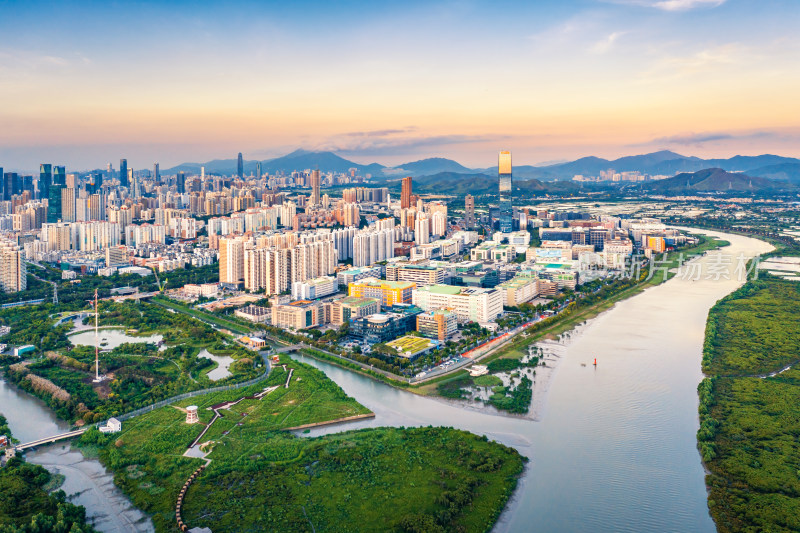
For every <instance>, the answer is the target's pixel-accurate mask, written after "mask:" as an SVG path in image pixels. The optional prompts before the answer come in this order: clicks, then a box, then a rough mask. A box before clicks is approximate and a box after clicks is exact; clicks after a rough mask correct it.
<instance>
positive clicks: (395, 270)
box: [386, 263, 445, 286]
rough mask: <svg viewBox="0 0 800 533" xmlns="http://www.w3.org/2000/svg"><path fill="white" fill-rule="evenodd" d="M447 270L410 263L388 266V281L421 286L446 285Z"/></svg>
mask: <svg viewBox="0 0 800 533" xmlns="http://www.w3.org/2000/svg"><path fill="white" fill-rule="evenodd" d="M444 278H445V270H444V269H443V268H439V267H435V266H429V265H414V264H410V263H394V264H388V265H386V280H387V281H413V282H414V283H416V284H417V286H420V285H436V284H441V283H444Z"/></svg>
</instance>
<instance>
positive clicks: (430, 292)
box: [412, 285, 503, 323]
mask: <svg viewBox="0 0 800 533" xmlns="http://www.w3.org/2000/svg"><path fill="white" fill-rule="evenodd" d="M412 301H413V303H414V305H418V306H419V307H421V308H422V309H424V310H425V311H432V310H435V309H442V308H447V309H450V310H452V311H453V312H454V313H455V314H456V315H457V316H458V321H459V322H478V323H485V322H491V321H493V320H494V319H495V318H497V317H498V316H500V315H501V314H502V312H503V295H502V294H501V292H500V291H498V290H497V289H484V288H479V287H456V286H453V285H430V286H427V287H419V288H417V289H416V290H414V292H413V297H412Z"/></svg>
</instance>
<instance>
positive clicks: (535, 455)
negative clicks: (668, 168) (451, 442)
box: [303, 232, 771, 533]
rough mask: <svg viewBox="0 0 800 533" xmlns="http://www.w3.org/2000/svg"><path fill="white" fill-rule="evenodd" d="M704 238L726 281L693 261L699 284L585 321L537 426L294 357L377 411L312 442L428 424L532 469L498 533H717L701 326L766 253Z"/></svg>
mask: <svg viewBox="0 0 800 533" xmlns="http://www.w3.org/2000/svg"><path fill="white" fill-rule="evenodd" d="M703 233H708V234H711V235H715V236H719V237H721V238H724V239H726V240H728V241H730V242H731V246H729V247H726V248H724V249H723V250H722V254H723V257H729V258H731V263H732V264H731V265H730V278H731V279H727V280H726V279H724V277H723V276H720V279H718V280H717V279H714V278H715V277H716V275H715V274H713V275H712V278H711V279H705V278H706V276H707V275H708V273H710V272H713V270H714V265H716V264H718V263H720V261H719V260H718V259H717V254H716V253H711V254H709V255H707V256H706V257H703V258H701V259H698V260H696V262H697V263H699V264H700V268H701V269H702V270H701V273H702V274H701V279H700V280H697V281H691V279H684V277H683V276H681V277H675V278H673V279H671V280H670V281H668V282H667V283H664V284H662V285H659V286H657V287H653V288H650V289H647V290H646V291H644V292H643V293H641V294H639V295H637V296H635V297H633V298H630V299H628V300H625V301H622V302H620V303H618V304H617V305H616V306H614V307H613V308H612V309H610V310H608V311H606V312H605V313H603V314H601V315H600V316H598V317H597V318H595V319H593V320H591V321H589V323H588V324H587V325H586V326H585V327H583V328H581V329H580V332H579V333H577V334H576V335H574V336H573V337H572V338H571V339H570V340H569V342H567V343H566V345H565V346H564V348H563V350H560V351H559V352H560V353H559V355H560V356H561V357H560V361H559V362H558V366H557V367H556V369H555V372H554V373H553V376H552V378H551V379H552V381H551V382H550V383H549V391H548V393H547V398H546V403H545V406H544V409H543V410H542V411H541V412H540V413H539V414H538V420H537V421H532V420H530V419H525V418H512V417H504V416H496V415H493V414H491V412H489V410H485V411H484V412H480V411H473V410H465V409H463V408H459V407H457V406H455V405H453V404H448V403H446V402H444V401H439V400H434V399H430V398H423V397H419V396H415V395H413V394H410V393H407V392H404V391H400V390H397V389H393V388H391V387H388V386H386V385H384V384H382V383H378V382H375V381H373V380H371V379H368V378H365V377H363V376H360V375H357V374H353V373H351V372H348V371H346V370H342V369H340V368H338V367H335V366H332V365H330V364H327V363H324V362H319V361H315V360H312V359H309V358H303V360H304V361H306V362H309V363H310V364H313V365H315V366H317V367H318V368H322V369H323V370H324V371H325V372H326V373H327V374H328V375H329V376H330V377H331V378H332V379H333V380H334V381H336V382H337V383H338V384H339V385H340V386H342V388H343V389H344V390H345V392H347V394H349V395H350V396H353V397H354V398H356V399H357V400H358V401H359V402H361V403H362V404H364V405H365V406H367V407H369V408H370V409H372V410H373V411H374V412H375V413H376V417H375V418H374V419H372V420H369V421H365V422H359V423H354V424H349V425H347V426H344V427H343V426H339V427H329V428H323V429H321V430H317V431H315V432H312V433H311V435H319V434H323V433H331V432H335V431H342V430H343V429H351V428H354V427H371V426H386V425H393V426H418V425H429V424H432V425H447V426H454V427H458V428H461V429H466V430H468V431H472V432H474V433H479V434H484V435H487V436H489V437H490V438H492V439H494V440H497V441H499V442H502V443H504V444H507V445H510V446H514V447H516V448H517V449H518V450H519V451H520V452H521V453H522V454H524V455H526V456H528V457H529V458H530V459H531V461H530V463H529V465H528V467H527V469H526V472H525V475H524V477H523V479H522V480H521V482H520V485H519V488H518V489H517V491H516V492H515V494H514V497H513V499H512V501H511V502H510V504H509V506H508V507H507V509H506V511H505V512H504V513H503V515H502V517H501V519H500V521H499V523H498V524H497V527H496V528H495V530H496V531H499V532H518V531H547V532H551V531H555V532H561V531H564V532H567V531H593V532H605V531H609V532H610V531H615V532H617V531H620V532H628V531H629V532H640V531H682V532H683V531H692V532H700V533H702V532H713V531H715V527H714V523H713V521H712V520H711V517H710V516H709V513H708V507H707V503H706V488H705V481H704V470H703V466H702V463H701V461H700V456H699V453H698V451H697V444H696V440H695V433H696V431H697V428H698V418H697V405H698V400H697V384H698V383H699V382H700V380H701V379H702V377H703V376H702V373H701V369H700V362H701V358H702V346H703V338H704V333H705V323H706V318H707V315H708V310H709V309H710V308H711V307H712V306H713V305H714V303H715V302H716V301H717V300H719V299H720V298H722V297H723V296H725V295H726V294H729V293H730V292H732V291H733V290H735V289H736V288H738V287H739V286H740V285H741V283H742V282H741V281H739V280H738V279H737V276H736V274H735V273H734V270H735V268H736V264H737V259H736V258H737V257H738V256H739V254H745V256H752V255H754V254H760V253H765V252H767V251H769V250H770V249H771V246H770V245H769V244H766V243H764V242H762V241H758V240H755V239H751V238H747V237H742V236H737V235H727V234H725V235H723V234H719V233H716V232H703ZM726 261H727V260H725V259H724V260H723V261H722V262H726ZM594 358H597V367H596V368H595V367H593V366H592V364H591V363H592V361H593V359H594ZM583 364H585V365H586V366H582V365H583Z"/></svg>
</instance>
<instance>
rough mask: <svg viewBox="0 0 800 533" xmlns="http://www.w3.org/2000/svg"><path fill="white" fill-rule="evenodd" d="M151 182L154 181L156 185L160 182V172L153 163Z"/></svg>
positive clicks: (157, 166) (156, 164)
mask: <svg viewBox="0 0 800 533" xmlns="http://www.w3.org/2000/svg"><path fill="white" fill-rule="evenodd" d="M153 180H155V182H156V183H160V182H161V170H160V168H159V165H158V163H153Z"/></svg>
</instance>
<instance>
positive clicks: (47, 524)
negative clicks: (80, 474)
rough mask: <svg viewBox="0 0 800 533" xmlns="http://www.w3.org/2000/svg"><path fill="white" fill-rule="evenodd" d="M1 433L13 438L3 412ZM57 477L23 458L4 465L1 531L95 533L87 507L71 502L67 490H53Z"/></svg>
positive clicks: (0, 477)
mask: <svg viewBox="0 0 800 533" xmlns="http://www.w3.org/2000/svg"><path fill="white" fill-rule="evenodd" d="M0 435H5V436H6V437H8V438H9V439H11V438H12V435H11V430H10V429H9V427H8V421H7V420H6V418H5V417H4V416H3V415H1V414H0ZM56 481H58V480H57V479H56V476H54V475H53V474H51V473H50V472H48V471H47V470H46V469H44V468H42V467H41V466H39V465H33V464H30V463H26V462H25V460H24V459H22V458H21V457H14V458H12V459H10V460H9V461H8V462H7V463H6V464H5V466H3V468H0V531H3V532H4V533H39V532H43V531H47V532H52V533H94V531H95V529H94V528H93V527H92V526H90V525H88V524H86V509H84V508H83V507H81V506H79V505H74V504H71V503H69V502H68V501H67V495H66V494H65V493H64V491H63V490H56V491H53V490H52V488H53V486H54V485H56V484H60V483H55V482H56Z"/></svg>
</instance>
